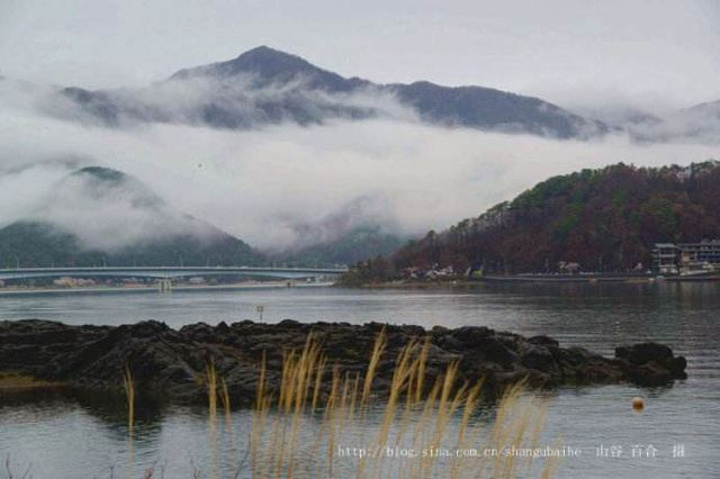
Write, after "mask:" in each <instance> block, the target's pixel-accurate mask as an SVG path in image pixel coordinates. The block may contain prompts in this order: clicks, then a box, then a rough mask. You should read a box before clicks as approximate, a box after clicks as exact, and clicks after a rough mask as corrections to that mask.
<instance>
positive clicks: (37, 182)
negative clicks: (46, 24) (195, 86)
mask: <svg viewBox="0 0 720 479" xmlns="http://www.w3.org/2000/svg"><path fill="white" fill-rule="evenodd" d="M8 85H9V82H8V81H0V204H2V205H3V207H2V208H0V227H2V226H5V225H7V224H10V223H12V222H14V221H18V220H21V219H26V218H45V219H51V220H53V221H54V222H55V223H57V224H58V225H59V226H61V227H64V228H67V229H70V230H72V231H74V232H75V233H76V234H78V236H80V237H81V238H82V239H83V241H84V242H85V243H86V244H88V245H95V246H97V245H108V243H107V241H108V238H109V237H113V239H112V241H111V243H112V244H111V245H110V246H113V247H118V246H121V245H127V244H131V243H132V242H134V241H138V240H141V239H143V238H150V237H152V235H155V234H158V233H157V232H158V231H159V230H162V229H163V228H166V227H168V226H167V225H162V224H159V225H158V224H157V223H154V222H153V221H148V220H147V218H146V217H144V216H142V215H143V214H144V213H143V212H144V211H145V210H144V209H143V208H138V207H137V205H134V204H133V201H132V195H131V194H127V195H123V194H119V195H116V196H114V197H111V198H110V199H107V198H103V200H102V201H93V200H92V199H91V198H90V199H89V198H88V194H87V191H83V190H82V188H80V187H76V186H73V185H72V184H71V183H72V182H70V183H68V182H65V183H63V181H64V180H63V179H64V178H67V176H68V174H70V173H71V172H73V171H75V170H77V169H78V168H81V167H84V166H89V165H100V166H105V167H109V168H114V169H118V170H120V171H123V172H125V173H127V174H130V175H132V176H134V177H136V178H137V179H138V180H140V181H142V182H143V183H144V184H145V185H147V187H148V188H149V189H150V190H151V191H152V192H154V193H155V194H157V195H158V196H159V197H161V198H163V199H164V200H165V202H166V203H167V207H168V208H169V209H171V210H172V211H174V212H176V213H177V214H180V212H186V213H188V214H190V215H192V216H194V217H196V218H199V219H202V220H204V221H207V222H209V223H211V224H213V225H215V226H217V227H219V228H221V229H224V230H226V231H227V232H229V233H231V234H234V235H236V236H238V237H240V238H242V239H244V240H246V241H248V242H249V243H250V244H252V245H253V246H256V247H258V248H260V249H266V250H278V249H286V248H297V247H298V246H306V245H308V244H312V243H313V242H321V241H324V240H327V239H328V238H332V237H334V236H335V235H336V234H337V231H338V230H342V229H344V228H350V227H352V226H355V225H358V224H365V223H373V224H379V225H381V226H382V227H384V228H385V229H386V230H388V231H394V232H397V233H400V234H403V235H420V234H423V233H424V232H426V231H427V230H428V229H431V228H433V229H442V228H445V227H447V226H449V225H451V224H453V223H455V222H457V221H458V220H460V219H462V218H465V217H471V216H476V215H478V214H480V213H481V212H483V211H484V210H485V209H486V208H488V207H490V206H492V205H493V204H495V203H497V202H499V201H502V200H506V199H511V198H512V197H513V196H515V195H516V194H518V193H519V192H521V191H523V190H524V189H526V188H529V187H531V186H532V185H533V184H535V183H537V182H539V181H542V180H544V179H546V178H547V177H548V176H551V175H555V174H561V173H568V172H571V171H575V170H578V169H581V168H593V167H600V166H604V165H607V164H611V163H617V162H620V161H623V162H626V163H634V164H637V165H643V166H656V165H663V164H669V163H680V164H687V163H690V162H693V161H703V160H706V159H709V158H717V157H718V156H720V155H718V148H717V147H716V146H713V145H712V144H708V143H707V142H697V143H693V142H689V141H686V140H683V141H682V142H671V141H667V142H664V143H638V142H637V141H634V140H631V139H629V137H628V136H626V135H624V134H618V135H614V136H607V137H605V138H603V139H596V140H592V141H557V140H552V139H546V138H538V137H533V136H529V135H507V134H500V133H484V132H480V131H476V130H468V129H449V128H441V127H433V126H427V125H423V124H420V123H419V122H417V121H416V120H414V119H413V118H411V117H403V121H398V118H397V117H395V116H392V115H390V116H385V117H381V118H375V119H367V120H364V121H361V122H359V121H345V120H341V121H338V120H335V121H328V122H325V124H324V125H322V126H311V127H302V126H298V125H296V124H289V123H281V124H278V125H275V126H270V127H266V128H264V129H262V130H257V129H256V130H247V131H231V130H223V129H212V128H207V127H199V126H187V125H186V126H183V125H177V124H173V123H157V122H153V123H127V124H124V125H122V126H121V127H119V128H107V127H105V126H102V125H100V124H97V123H95V122H94V121H93V120H92V119H91V118H84V119H83V121H81V122H78V121H71V120H68V118H71V119H72V118H73V114H74V111H73V110H72V109H71V107H67V108H68V109H67V110H61V111H58V110H55V111H54V112H53V114H52V115H48V111H47V105H48V103H46V100H47V96H46V95H47V94H48V90H46V89H42V88H36V87H31V86H27V85H26V86H23V87H22V88H19V87H18V86H17V85H15V86H8ZM172 98H173V99H175V98H176V97H175V96H172ZM155 101H160V102H161V103H162V104H165V103H166V101H165V100H163V99H162V98H156V99H155ZM173 101H175V100H173ZM353 101H354V102H357V101H359V100H357V99H353ZM362 101H364V102H365V103H364V104H372V105H375V106H376V107H379V106H380V105H384V106H383V108H385V109H387V110H388V111H396V112H398V115H400V114H401V113H402V110H396V109H395V108H396V107H397V105H396V104H395V103H394V102H393V100H392V99H388V98H383V97H372V96H368V97H367V98H364V99H363V100H362ZM53 108H56V109H57V108H62V105H61V104H60V103H55V104H54V105H53ZM63 184H64V188H65V190H64V191H63V192H62V195H61V200H58V199H57V198H58V196H57V195H58V194H59V193H58V191H57V188H58V185H63ZM138 215H140V216H138ZM108 225H115V226H113V227H112V228H111V227H110V226H108ZM116 230H124V231H127V232H129V233H128V234H126V235H121V234H117V232H116Z"/></svg>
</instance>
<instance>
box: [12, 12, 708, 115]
mask: <svg viewBox="0 0 720 479" xmlns="http://www.w3.org/2000/svg"><path fill="white" fill-rule="evenodd" d="M262 44H265V45H268V46H272V47H274V48H278V49H281V50H285V51H288V52H291V53H296V54H298V55H300V56H302V57H304V58H306V59H308V60H309V61H311V62H313V63H315V64H316V65H319V66H321V67H324V68H327V69H329V70H333V71H336V72H338V73H341V74H343V75H345V76H353V75H358V76H362V77H365V78H369V79H371V80H374V81H379V82H397V81H401V82H409V81H413V80H418V79H427V80H431V81H434V82H437V83H441V84H450V85H460V84H477V85H484V86H490V87H495V88H500V89H504V90H510V91H515V92H520V93H525V94H532V95H538V96H542V97H544V98H546V99H549V100H551V101H555V102H557V103H560V104H563V105H568V104H570V106H572V104H576V103H578V104H582V103H583V102H586V101H590V102H593V101H594V102H597V101H599V100H598V99H599V98H602V99H604V100H603V101H613V102H621V101H623V100H625V99H631V100H632V101H633V102H634V103H636V104H638V103H640V104H642V103H645V104H648V105H653V104H657V103H658V102H660V103H667V104H669V105H670V106H677V107H684V106H689V105H692V104H695V103H698V102H703V101H711V100H717V99H720V82H719V81H718V73H720V1H717V0H697V1H692V0H687V1H677V0H646V1H642V0H608V1H602V2H601V1H589V0H588V1H582V0H545V1H542V2H538V1H534V0H532V1H530V0H528V1H517V0H504V1H502V2H497V1H481V0H469V1H458V0H445V1H438V0H433V1H429V0H420V1H417V0H415V1H409V0H400V1H388V0H363V1H357V0H356V1H354V2H344V1H340V0H320V1H316V0H304V1H297V0H294V1H277V0H262V1H260V0H244V1H240V0H237V1H220V0H195V1H193V0H190V1H177V0H153V1H147V0H103V1H100V0H63V1H51V2H48V1H40V0H0V74H3V75H5V76H9V77H14V78H18V79H25V80H31V81H37V82H43V83H47V82H52V83H56V84H62V85H78V86H84V87H90V88H97V87H118V86H139V85H144V84H146V83H148V82H151V81H154V80H159V79H162V78H165V77H167V76H169V75H170V74H172V73H173V72H174V71H176V70H178V69H180V68H184V67H188V66H193V65H199V64H204V63H210V62H213V61H220V60H225V59H229V58H233V57H235V56H237V55H238V54H240V53H241V52H243V51H245V50H248V49H250V48H253V47H255V46H258V45H262Z"/></svg>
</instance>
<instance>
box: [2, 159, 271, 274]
mask: <svg viewBox="0 0 720 479" xmlns="http://www.w3.org/2000/svg"><path fill="white" fill-rule="evenodd" d="M68 198H69V199H68ZM47 202H48V203H50V204H49V205H48V206H47V207H48V210H47V211H45V210H43V211H42V212H38V213H36V214H31V215H30V216H29V217H28V218H27V219H23V220H20V221H16V222H14V223H12V224H9V225H6V226H4V227H2V228H0V267H15V266H18V265H19V266H22V267H31V266H37V267H41V266H45V267H47V266H100V265H126V266H129V265H137V266H169V265H179V264H184V265H187V266H190V265H194V266H205V265H208V264H209V265H212V266H217V265H228V266H230V265H246V264H258V263H261V262H264V261H265V259H264V257H263V256H262V255H260V254H259V253H257V252H255V251H254V250H253V249H252V248H251V247H250V246H248V245H247V244H246V243H245V242H243V241H242V240H240V239H238V238H235V237H234V236H232V235H230V234H228V233H225V232H224V231H222V230H220V229H218V228H215V227H214V226H211V225H209V224H207V223H205V222H202V221H200V220H197V219H195V218H193V217H191V216H188V215H185V214H182V213H177V212H174V211H172V210H170V209H169V207H168V206H167V205H166V204H165V202H164V201H163V200H162V199H161V198H160V197H159V196H157V195H155V194H154V193H153V192H151V191H150V190H148V189H147V187H145V186H144V185H143V184H142V183H140V182H139V181H138V180H136V179H135V178H133V177H131V176H129V175H126V174H125V173H122V172H120V171H117V170H113V169H109V168H104V167H96V166H92V167H86V168H82V169H79V170H77V171H75V172H73V173H71V174H70V175H69V176H67V177H66V178H65V179H64V180H62V181H61V182H60V183H59V184H58V185H56V187H55V188H54V189H53V192H51V193H50V195H49V196H48V198H47ZM55 203H57V204H58V209H55V208H54V206H55ZM73 204H76V205H77V206H79V207H80V208H90V209H92V208H98V212H97V213H96V214H93V215H86V216H83V214H84V213H82V212H80V211H78V209H77V208H75V209H74V210H71V211H68V212H67V214H68V215H70V216H73V219H74V220H76V221H77V222H76V223H74V222H72V221H70V222H69V221H68V219H67V218H66V217H64V216H63V214H64V213H63V212H64V211H66V210H67V209H68V208H69V207H70V206H71V205H73ZM83 205H85V206H83ZM126 208H134V209H136V210H137V211H133V212H132V213H128V214H127V216H126V217H120V216H118V215H113V213H114V212H121V210H122V209H126ZM75 217H76V218H75ZM93 221H94V222H101V223H103V224H102V225H94V224H90V225H88V224H87V223H91V222H93ZM138 223H139V224H138ZM93 228H100V229H99V230H97V231H95V230H93V232H92V233H91V234H92V235H95V236H107V237H102V238H98V239H96V240H95V242H94V243H90V244H88V243H87V240H86V239H84V236H88V234H89V233H88V231H87V230H88V229H93ZM133 229H137V231H136V232H133V231H130V232H128V230H133ZM123 233H125V234H126V236H125V237H124V238H123V241H122V242H121V243H118V244H113V243H112V241H113V240H114V239H116V238H113V236H119V235H122V234H123Z"/></svg>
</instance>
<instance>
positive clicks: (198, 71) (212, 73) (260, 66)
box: [170, 45, 367, 91]
mask: <svg viewBox="0 0 720 479" xmlns="http://www.w3.org/2000/svg"><path fill="white" fill-rule="evenodd" d="M241 75H248V76H251V77H252V78H253V79H254V82H253V85H254V86H255V87H256V88H262V87H265V86H268V85H269V84H281V85H282V84H286V83H290V82H293V81H297V80H301V81H302V82H303V83H304V84H305V86H307V87H309V88H311V89H324V90H329V91H349V90H351V89H353V88H355V87H357V86H361V85H365V84H366V83H367V82H365V81H363V80H359V79H350V80H347V79H345V78H343V77H342V76H340V75H338V74H336V73H333V72H330V71H327V70H323V69H322V68H318V67H316V66H315V65H313V64H312V63H310V62H308V61H307V60H305V59H303V58H301V57H299V56H297V55H293V54H291V53H286V52H283V51H280V50H276V49H274V48H270V47H268V46H265V45H261V46H259V47H256V48H253V49H252V50H248V51H246V52H245V53H242V54H240V55H239V56H238V57H236V58H233V59H232V60H228V61H224V62H219V63H211V64H209V65H203V66H199V67H195V68H188V69H185V70H180V71H179V72H177V73H175V74H174V75H173V76H172V77H170V78H171V79H172V80H178V79H179V80H182V79H187V78H214V79H232V78H234V77H236V76H241Z"/></svg>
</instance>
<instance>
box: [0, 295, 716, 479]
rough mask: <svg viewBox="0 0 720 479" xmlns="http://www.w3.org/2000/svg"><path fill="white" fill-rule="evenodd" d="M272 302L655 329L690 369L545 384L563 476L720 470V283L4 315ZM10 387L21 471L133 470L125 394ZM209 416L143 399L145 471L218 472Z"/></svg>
mask: <svg viewBox="0 0 720 479" xmlns="http://www.w3.org/2000/svg"><path fill="white" fill-rule="evenodd" d="M260 305H262V306H263V313H262V314H263V320H264V321H268V322H277V321H280V320H282V319H285V318H292V319H296V320H298V321H304V322H309V321H346V322H350V323H363V322H368V321H379V322H389V323H406V324H418V325H422V326H424V327H426V328H429V327H432V326H434V325H443V326H447V327H457V326H465V325H474V326H489V327H492V328H495V329H498V330H505V331H511V332H515V333H519V334H523V335H526V336H532V335H537V334H546V335H549V336H551V337H553V338H555V339H557V340H559V341H560V344H561V346H564V347H567V346H582V347H585V348H587V349H590V350H592V351H595V352H599V353H602V354H605V355H612V354H613V350H614V348H615V347H616V346H620V345H625V344H631V343H636V342H641V341H650V340H652V341H656V342H660V343H664V344H667V345H669V346H670V347H672V348H673V350H674V352H675V354H677V355H683V356H685V357H686V358H687V360H688V369H687V373H688V379H687V380H684V381H677V382H675V383H674V385H672V386H668V387H662V388H639V387H636V386H632V385H627V384H625V385H611V386H597V387H579V388H575V387H566V388H561V389H558V390H553V391H547V392H540V393H537V394H539V395H542V396H543V397H547V398H548V399H549V406H548V414H547V419H546V425H545V429H544V431H543V436H542V437H543V441H544V442H542V445H545V444H546V443H547V444H562V445H567V446H570V447H572V448H574V449H576V450H580V451H581V453H580V454H579V455H578V456H577V457H571V458H566V459H564V460H563V461H562V462H561V463H560V466H559V470H558V471H557V473H556V475H555V477H562V478H578V477H583V478H604V477H616V478H625V477H627V478H642V477H653V478H676V477H688V478H706V477H707V478H709V477H717V475H718V471H720V454H718V449H719V447H720V414H718V413H717V410H718V405H720V371H719V369H718V366H720V352H719V351H720V349H719V348H718V344H720V326H719V325H718V319H720V283H695V284H689V283H664V282H660V283H655V284H482V285H478V286H477V287H473V288H472V289H432V290H430V289H401V290H390V289H388V290H349V289H340V288H306V289H299V288H291V289H267V290H258V289H254V290H198V291H176V292H174V293H172V294H159V293H154V292H153V293H52V294H22V295H0V319H23V318H43V319H51V320H57V321H63V322H66V323H69V324H83V323H91V324H111V325H112V324H122V323H128V322H136V321H140V320H144V319H151V318H152V319H158V320H161V321H164V322H166V323H167V324H169V325H170V326H172V327H180V326H182V325H184V324H189V323H194V322H198V321H204V322H207V323H210V324H216V323H218V322H220V321H226V322H228V323H230V322H234V321H240V320H243V319H253V320H258V319H259V313H258V312H257V309H256V307H257V306H260ZM533 394H535V393H533ZM635 396H641V397H643V398H645V403H646V407H645V410H644V411H643V412H642V413H636V412H634V411H633V410H632V407H631V400H632V398H633V397H635ZM0 398H1V399H2V404H0V458H1V459H2V460H3V462H4V461H5V460H6V459H7V458H8V457H9V458H10V461H11V465H12V467H13V468H14V469H15V470H16V471H19V473H18V472H16V476H18V477H22V472H23V471H25V469H26V468H28V467H29V468H30V471H31V472H30V474H31V475H32V477H36V478H44V477H52V478H79V477H111V476H113V475H114V476H116V477H120V476H124V475H125V474H126V464H127V461H128V455H129V454H130V452H131V451H130V450H129V448H130V446H129V445H128V441H127V430H126V420H125V416H124V410H123V405H122V403H119V404H117V403H116V402H113V401H111V400H108V401H103V400H99V399H98V398H97V397H87V396H85V395H83V394H75V393H70V392H43V393H40V392H31V393H23V394H11V395H6V396H3V397H0ZM232 424H233V426H232V428H231V429H229V430H222V431H221V432H220V434H223V435H227V436H228V438H230V437H232V441H224V442H222V444H229V443H232V444H233V447H234V448H236V449H237V451H241V450H242V449H243V444H244V441H246V438H247V435H248V430H249V427H250V426H249V424H250V413H249V412H248V411H236V412H234V413H233V420H232ZM207 429H208V421H207V414H206V411H204V410H203V409H202V408H190V407H175V406H173V407H158V408H148V410H145V411H141V412H140V413H139V418H138V424H137V426H136V439H135V442H134V444H133V445H132V454H133V458H134V461H135V463H136V464H137V474H138V475H141V472H142V470H143V469H144V468H147V467H150V466H152V465H153V464H155V466H156V468H158V467H159V465H162V467H163V468H165V477H189V476H191V475H192V474H191V471H192V468H193V467H196V468H197V469H198V470H202V471H205V472H206V473H207V472H208V471H210V469H211V467H210V462H211V457H212V455H213V454H214V452H213V451H211V450H210V449H211V448H209V446H208V441H207V437H208V431H207ZM348 440H349V439H348ZM347 445H348V446H352V444H350V443H348V444H347ZM613 446H615V447H616V448H615V450H617V446H621V447H622V453H621V454H620V455H619V457H604V454H602V453H601V454H599V453H598V452H599V451H606V450H609V448H611V447H613ZM223 447H229V446H223ZM652 451H654V452H652ZM633 452H635V453H637V454H636V455H637V456H639V457H633ZM225 453H227V451H225ZM238 454H240V455H242V453H239V452H238ZM225 456H227V454H225ZM338 461H341V459H338ZM340 471H342V468H340ZM339 474H340V475H342V474H341V473H339ZM225 477H229V476H225ZM240 477H245V476H243V475H241V476H240Z"/></svg>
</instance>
